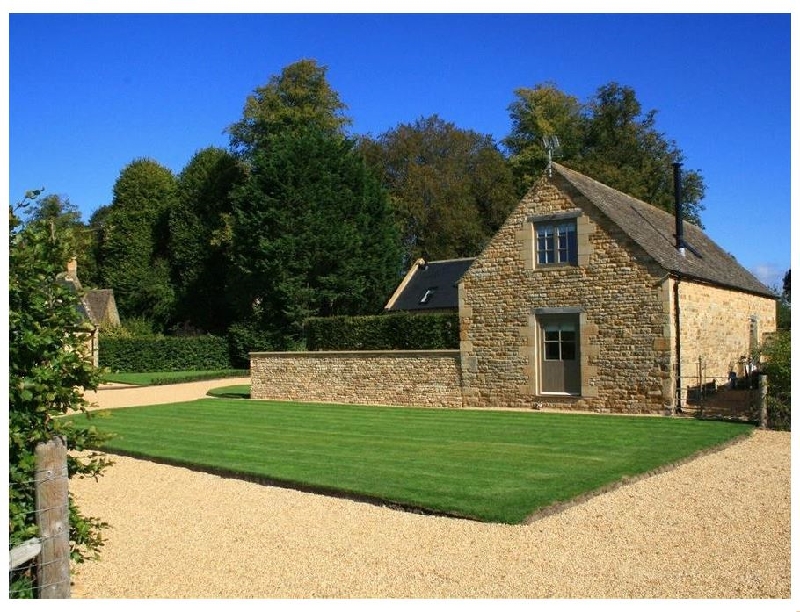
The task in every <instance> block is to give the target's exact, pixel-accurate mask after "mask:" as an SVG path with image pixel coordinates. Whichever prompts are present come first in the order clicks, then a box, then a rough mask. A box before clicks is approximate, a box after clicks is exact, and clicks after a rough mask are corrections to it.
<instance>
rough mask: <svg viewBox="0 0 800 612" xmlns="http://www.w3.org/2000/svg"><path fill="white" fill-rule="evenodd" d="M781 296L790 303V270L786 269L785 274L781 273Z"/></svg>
mask: <svg viewBox="0 0 800 612" xmlns="http://www.w3.org/2000/svg"><path fill="white" fill-rule="evenodd" d="M783 297H784V298H785V299H786V301H787V302H789V303H790V304H791V302H792V271H791V270H786V274H784V275H783Z"/></svg>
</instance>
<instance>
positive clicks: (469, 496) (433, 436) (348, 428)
mask: <svg viewBox="0 0 800 612" xmlns="http://www.w3.org/2000/svg"><path fill="white" fill-rule="evenodd" d="M94 423H95V424H96V425H97V426H98V428H99V429H101V430H109V431H113V432H116V433H118V434H119V437H118V438H117V439H115V440H113V441H111V442H110V443H109V445H108V450H110V451H114V450H117V451H119V452H128V453H132V454H136V455H139V456H150V457H153V458H158V459H163V460H169V461H173V462H176V463H182V464H187V465H192V466H202V467H204V468H206V469H213V470H215V471H226V472H233V473H239V474H243V475H247V476H250V477H257V478H264V479H266V480H272V481H281V482H287V483H294V484H297V485H302V486H310V487H319V488H322V489H324V490H333V489H335V490H340V491H344V492H347V493H351V494H358V495H364V496H369V497H377V498H381V499H385V500H388V501H391V502H395V503H401V504H410V505H417V506H421V507H425V508H428V509H431V510H435V511H439V512H447V513H451V514H456V515H460V516H466V517H472V518H477V519H480V520H489V521H500V522H509V523H514V522H519V521H521V520H523V519H524V518H525V517H526V516H528V515H529V514H531V513H532V512H534V511H535V510H537V509H539V508H542V507H544V506H547V505H550V504H552V503H554V502H559V501H566V500H568V499H570V498H572V497H575V496H577V495H581V494H584V493H586V492H587V491H591V490H594V489H597V488H600V487H603V486H606V485H608V484H611V483H613V482H614V481H616V480H619V479H620V478H623V477H630V476H634V475H636V474H639V473H643V472H649V471H651V470H653V469H655V468H657V467H659V466H660V465H663V464H665V463H671V462H674V461H677V460H679V459H682V458H684V457H686V456H689V455H691V454H692V453H694V452H697V451H698V450H701V449H704V448H707V447H709V446H713V445H716V444H721V443H723V442H726V441H728V440H730V439H732V438H734V437H736V436H738V435H742V434H744V433H747V432H749V431H750V430H751V428H750V427H748V426H743V425H740V424H733V423H709V422H699V421H691V420H685V419H666V418H636V417H617V416H604V415H568V414H552V413H536V412H530V413H527V412H483V411H467V410H431V409H425V408H387V407H366V406H337V405H330V404H310V403H287V402H262V401H253V400H250V401H243V400H241V399H204V400H197V401H193V402H182V403H176V404H169V405H162V406H148V407H140V408H124V409H118V410H114V411H110V412H109V413H107V418H105V419H98V420H96V421H94Z"/></svg>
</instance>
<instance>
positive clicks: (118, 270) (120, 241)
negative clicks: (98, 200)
mask: <svg viewBox="0 0 800 612" xmlns="http://www.w3.org/2000/svg"><path fill="white" fill-rule="evenodd" d="M176 194H177V181H176V179H175V176H174V175H173V174H172V172H171V171H170V170H168V169H167V168H165V167H163V166H161V165H160V164H159V163H158V162H156V161H154V160H151V159H146V158H142V159H137V160H134V161H133V162H131V163H130V164H128V165H127V166H126V167H125V168H124V169H123V170H122V172H120V175H119V178H118V179H117V181H116V183H115V184H114V196H113V200H112V202H111V206H110V207H109V209H108V210H107V211H104V213H103V215H102V230H101V235H100V237H99V245H98V264H99V267H100V277H101V279H102V281H103V284H104V285H105V286H106V287H109V288H111V289H114V297H115V299H116V301H117V306H118V308H119V310H120V314H121V315H122V316H123V317H145V318H148V319H150V320H152V321H154V322H156V323H157V324H158V326H160V327H161V328H162V329H163V328H166V327H167V326H168V325H169V324H170V323H171V322H172V320H173V310H174V302H175V295H174V290H173V288H172V285H171V280H170V267H169V259H168V242H169V222H168V218H169V211H170V210H171V209H172V208H173V206H174V205H175V201H176Z"/></svg>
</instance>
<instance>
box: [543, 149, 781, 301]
mask: <svg viewBox="0 0 800 612" xmlns="http://www.w3.org/2000/svg"><path fill="white" fill-rule="evenodd" d="M553 170H554V175H557V176H559V177H561V178H563V179H564V180H565V181H566V182H567V183H569V184H570V185H571V186H572V187H573V188H574V189H576V190H577V191H578V192H579V193H580V194H581V195H583V196H585V197H586V198H587V199H588V200H589V201H590V202H591V203H592V204H594V205H595V206H596V207H597V208H598V209H600V211H601V212H603V213H604V214H605V215H606V216H607V217H608V218H609V219H610V220H611V221H612V222H613V223H615V224H616V225H617V226H619V227H620V229H622V231H624V232H625V233H626V234H627V235H628V236H630V238H631V239H632V240H633V241H634V242H636V243H637V244H638V245H639V246H640V247H641V248H642V249H644V251H645V252H646V253H647V254H648V255H650V256H651V257H652V258H653V259H654V260H655V261H656V262H657V263H658V264H659V265H660V266H661V267H662V268H664V269H665V270H666V271H668V272H672V273H674V274H678V275H680V276H685V277H690V278H693V279H697V280H702V281H707V282H710V283H714V284H716V285H721V286H724V287H732V288H735V289H740V290H743V291H747V292H750V293H755V294H759V295H766V296H769V297H776V296H775V294H774V293H773V292H772V291H771V290H770V289H769V288H768V287H767V286H766V285H764V284H763V283H761V282H760V281H759V280H758V279H757V278H756V277H755V276H753V275H752V274H751V273H750V272H748V271H747V270H746V269H745V268H744V267H743V266H742V265H741V264H739V263H738V262H737V261H736V260H735V259H734V258H733V256H731V255H730V254H729V253H727V252H725V251H724V250H723V249H722V248H720V247H719V245H717V244H716V243H715V242H714V241H713V240H711V238H709V237H708V236H707V235H706V234H705V233H704V232H703V231H702V230H701V229H700V228H699V227H697V226H696V225H693V224H692V223H689V222H688V221H684V223H683V226H684V230H683V231H684V240H685V242H687V243H688V245H689V246H690V247H691V248H687V249H686V256H685V257H684V256H683V255H681V254H680V253H679V252H678V249H676V248H675V217H674V215H673V214H671V213H669V212H666V211H664V210H662V209H660V208H657V207H655V206H653V205H651V204H647V203H645V202H643V201H641V200H638V199H636V198H634V197H631V196H629V195H626V194H624V193H622V192H620V191H617V190H616V189H612V188H611V187H609V186H607V185H604V184H602V183H600V182H598V181H596V180H594V179H591V178H589V177H588V176H584V175H583V174H580V173H579V172H575V171H574V170H570V169H568V168H565V167H564V166H562V165H560V164H556V163H554V164H553ZM693 251H694V252H693Z"/></svg>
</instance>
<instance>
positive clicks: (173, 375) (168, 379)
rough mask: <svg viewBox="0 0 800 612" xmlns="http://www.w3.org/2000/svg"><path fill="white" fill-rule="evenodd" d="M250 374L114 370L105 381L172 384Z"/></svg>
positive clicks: (235, 371)
mask: <svg viewBox="0 0 800 612" xmlns="http://www.w3.org/2000/svg"><path fill="white" fill-rule="evenodd" d="M239 376H250V372H249V371H247V370H203V371H196V370H190V371H183V372H114V373H111V374H108V375H107V376H106V377H105V382H115V383H123V384H126V385H143V386H146V385H170V384H176V383H182V382H194V381H197V380H213V379H216V378H232V377H239Z"/></svg>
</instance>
